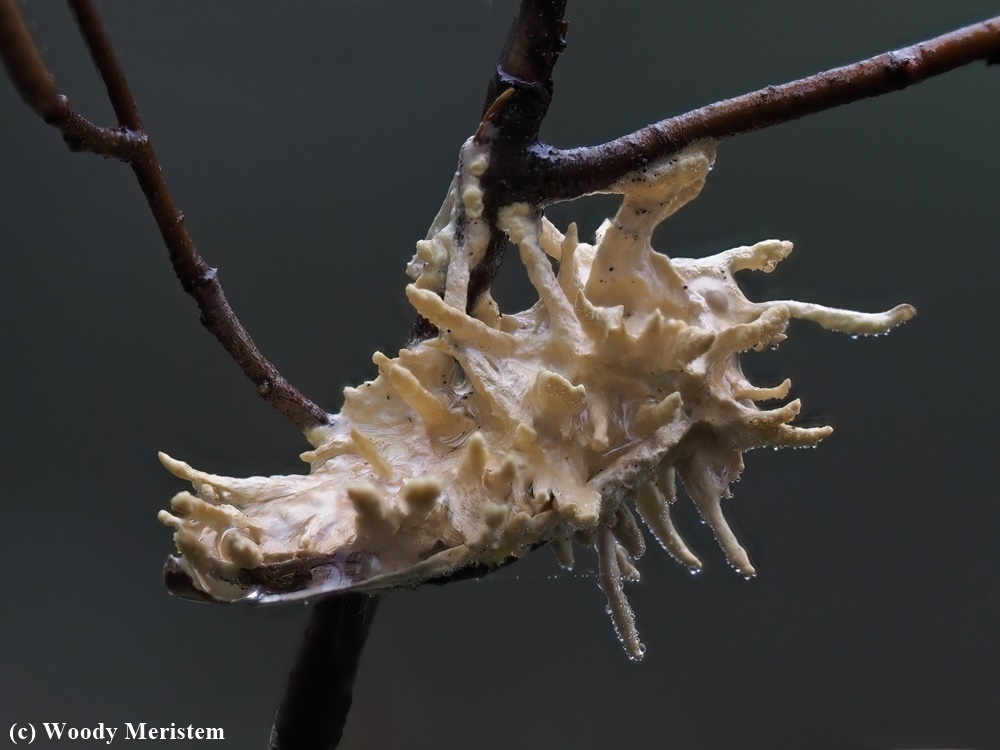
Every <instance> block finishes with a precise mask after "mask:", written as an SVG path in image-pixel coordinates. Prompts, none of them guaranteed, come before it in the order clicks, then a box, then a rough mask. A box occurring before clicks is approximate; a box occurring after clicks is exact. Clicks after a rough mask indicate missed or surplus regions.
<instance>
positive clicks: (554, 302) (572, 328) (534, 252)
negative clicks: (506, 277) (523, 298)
mask: <svg viewBox="0 0 1000 750" xmlns="http://www.w3.org/2000/svg"><path fill="white" fill-rule="evenodd" d="M497 223H498V225H499V226H500V228H501V229H503V230H505V231H506V232H507V233H508V235H509V236H510V239H511V241H512V242H514V243H516V244H517V246H518V250H519V251H520V254H521V262H522V263H523V264H524V268H525V270H526V271H527V272H528V281H530V282H531V285H532V286H533V287H534V288H535V291H536V292H538V298H539V300H541V302H542V305H544V306H545V309H546V310H547V311H548V313H549V321H550V323H551V325H552V326H553V327H554V328H555V329H556V330H557V331H560V332H562V333H563V334H565V335H570V336H572V334H573V333H575V332H576V315H575V313H574V311H573V306H572V305H571V304H570V302H569V299H568V298H567V297H566V294H565V293H564V292H563V289H562V287H561V286H560V285H559V282H558V281H557V280H556V275H555V273H553V271H552V265H551V264H550V263H549V260H548V258H546V257H545V254H544V253H543V252H542V249H541V248H540V247H539V245H538V233H539V223H538V219H537V217H535V216H534V215H533V214H532V213H531V209H530V207H529V206H528V204H526V203H515V204H514V205H512V206H505V207H504V208H501V209H500V215H499V218H498V220H497Z"/></svg>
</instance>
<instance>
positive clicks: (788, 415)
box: [748, 399, 802, 427]
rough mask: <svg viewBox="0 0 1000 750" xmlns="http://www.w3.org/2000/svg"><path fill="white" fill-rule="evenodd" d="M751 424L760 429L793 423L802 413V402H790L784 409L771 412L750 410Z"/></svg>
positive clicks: (780, 408) (797, 400) (796, 400)
mask: <svg viewBox="0 0 1000 750" xmlns="http://www.w3.org/2000/svg"><path fill="white" fill-rule="evenodd" d="M748 411H749V416H748V419H749V420H750V424H752V425H754V426H760V427H777V426H778V425H784V424H787V423H788V422H791V421H792V420H793V419H795V417H797V416H798V414H799V412H800V411H802V402H801V401H800V400H799V399H795V400H794V401H789V402H788V403H787V404H785V405H784V406H782V407H779V408H777V409H771V410H769V411H755V410H748Z"/></svg>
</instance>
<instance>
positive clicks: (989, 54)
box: [525, 16, 1000, 204]
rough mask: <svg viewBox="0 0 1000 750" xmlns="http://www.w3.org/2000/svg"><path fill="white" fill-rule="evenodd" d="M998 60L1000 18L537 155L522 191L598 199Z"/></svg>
mask: <svg viewBox="0 0 1000 750" xmlns="http://www.w3.org/2000/svg"><path fill="white" fill-rule="evenodd" d="M998 59H1000V16H997V17H995V18H991V19H989V20H986V21H983V22H981V23H977V24H973V25H971V26H966V27H964V28H961V29H958V30H956V31H952V32H950V33H948V34H943V35H941V36H939V37H935V38H933V39H928V40H927V41H924V42H920V43H918V44H914V45H912V46H909V47H904V48H902V49H899V50H895V51H893V52H886V53H884V54H881V55H876V56H875V57H871V58H869V59H867V60H862V61H861V62H857V63H854V64H853V65H845V66H844V67H841V68H834V69H833V70H828V71H826V72H824V73H819V74H817V75H813V76H810V77H808V78H803V79H801V80H798V81H792V82H791V83H785V84H782V85H780V86H768V87H766V88H763V89H761V90H759V91H754V92H752V93H749V94H744V95H743V96H738V97H736V98H735V99H728V100H726V101H721V102H716V103H715V104H710V105H708V106H707V107H702V108H701V109H696V110H694V111H692V112H688V113H687V114H683V115H680V116H678V117H673V118H671V119H668V120H663V121H662V122H658V123H655V124H653V125H648V126H646V127H644V128H642V129H640V130H637V131H636V132H634V133H631V134H630V135H626V136H624V137H622V138H618V139H617V140H614V141H611V142H610V143H605V144H603V145H600V146H591V147H584V148H573V149H566V150H558V149H548V148H538V149H537V150H536V151H535V152H534V154H532V156H531V157H529V162H531V163H532V164H531V166H534V167H535V168H537V169H539V170H541V172H542V174H541V176H540V179H539V180H538V181H537V183H536V184H535V185H534V186H528V185H526V186H525V187H527V188H528V190H529V192H530V194H531V195H532V197H534V199H535V201H536V202H537V203H539V204H547V203H553V202H556V201H560V200H568V199H572V198H576V197H579V196H581V195H587V194H588V193H593V192H599V191H602V190H605V189H607V188H608V187H610V186H611V185H613V184H614V183H615V182H617V181H618V180H620V179H621V178H622V177H624V176H625V175H626V174H628V173H630V172H633V171H635V170H637V169H640V168H641V167H642V166H643V165H645V164H647V163H650V162H653V161H656V160H660V159H664V158H666V157H669V156H670V155H672V154H674V153H677V152H678V151H680V150H681V149H683V148H684V147H685V146H688V145H690V144H692V143H694V142H696V141H700V140H705V139H713V140H720V139H723V138H729V137H731V136H734V135H739V134H741V133H747V132H751V131H754V130H761V129H762V128H766V127H770V126H771V125H778V124H780V123H784V122H789V121H791V120H797V119H799V118H801V117H805V116H806V115H811V114H814V113H816V112H821V111H823V110H826V109H831V108H833V107H839V106H840V105H842V104H849V103H851V102H856V101H858V100H860V99H867V98H869V97H873V96H881V95H882V94H888V93H890V92H893V91H899V90H901V89H904V88H907V87H909V86H913V85H914V84H917V83H920V82H922V81H926V80H927V79H928V78H932V77H934V76H937V75H941V74H942V73H947V72H948V71H950V70H954V69H955V68H958V67H961V66H963V65H968V64H970V63H973V62H977V61H984V62H987V63H991V62H996V61H997V60H998ZM528 171H529V172H530V171H531V168H530V166H529V169H528Z"/></svg>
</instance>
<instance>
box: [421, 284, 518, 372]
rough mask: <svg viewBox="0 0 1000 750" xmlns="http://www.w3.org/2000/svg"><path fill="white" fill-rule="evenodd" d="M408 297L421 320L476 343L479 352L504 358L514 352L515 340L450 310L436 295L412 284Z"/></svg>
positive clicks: (506, 334) (458, 311)
mask: <svg viewBox="0 0 1000 750" xmlns="http://www.w3.org/2000/svg"><path fill="white" fill-rule="evenodd" d="M406 296H407V298H408V299H409V300H410V304H411V305H413V308H414V309H415V310H416V311H417V312H418V313H420V315H421V316H423V317H424V318H427V320H428V321H430V322H431V323H432V324H433V325H435V326H436V327H437V328H438V329H439V330H441V331H442V332H447V333H448V334H449V335H450V336H452V337H453V338H455V339H456V340H458V341H462V342H474V344H475V346H476V347H477V348H479V349H482V350H483V351H487V352H490V353H491V354H494V355H499V356H503V355H509V354H511V353H512V352H513V350H514V347H515V344H516V341H517V340H516V338H515V337H514V336H512V335H511V334H509V333H505V332H503V331H498V330H496V329H495V328H490V327H489V326H488V325H486V324H485V323H483V322H482V321H479V320H476V319H475V318H472V317H469V316H468V315H466V314H465V313H464V312H463V311H461V310H457V309H455V308H454V307H450V306H449V305H447V304H445V301H444V300H443V299H441V298H440V297H439V296H437V295H436V294H435V293H434V292H430V291H427V290H426V289H419V288H417V287H416V286H414V285H413V284H409V285H407V287H406Z"/></svg>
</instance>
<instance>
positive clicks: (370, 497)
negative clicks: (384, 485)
mask: <svg viewBox="0 0 1000 750" xmlns="http://www.w3.org/2000/svg"><path fill="white" fill-rule="evenodd" d="M347 496H348V497H349V498H350V499H351V502H352V503H354V508H355V510H357V512H358V515H360V516H366V517H381V516H382V506H383V504H384V503H385V496H384V495H383V494H382V491H381V490H380V489H379V488H378V487H376V486H375V485H374V484H371V483H370V482H358V483H356V484H352V485H351V486H349V487H348V488H347Z"/></svg>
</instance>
